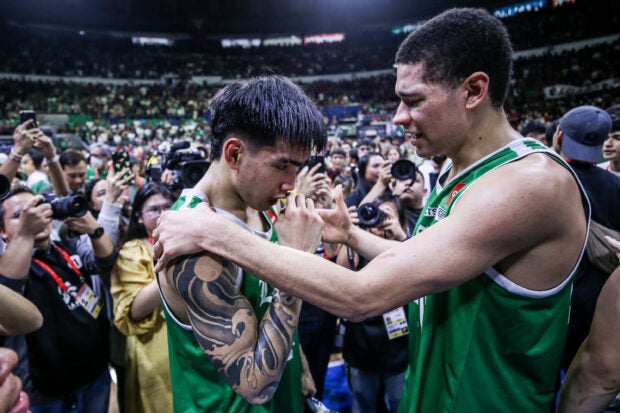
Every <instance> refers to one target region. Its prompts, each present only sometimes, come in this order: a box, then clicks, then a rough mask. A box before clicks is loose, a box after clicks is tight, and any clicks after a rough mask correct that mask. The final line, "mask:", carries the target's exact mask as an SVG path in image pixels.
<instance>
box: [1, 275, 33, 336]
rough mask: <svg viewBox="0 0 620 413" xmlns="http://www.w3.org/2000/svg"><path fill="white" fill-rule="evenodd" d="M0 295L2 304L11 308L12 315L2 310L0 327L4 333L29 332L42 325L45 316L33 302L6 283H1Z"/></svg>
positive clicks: (12, 334) (19, 333)
mask: <svg viewBox="0 0 620 413" xmlns="http://www.w3.org/2000/svg"><path fill="white" fill-rule="evenodd" d="M0 296H1V297H2V305H3V306H5V307H6V308H10V309H11V311H10V313H11V314H10V315H9V314H7V313H6V312H5V311H0V329H1V330H2V331H3V334H4V335H10V336H16V335H22V334H27V333H31V332H33V331H35V330H37V329H38V328H39V327H41V324H43V316H42V315H41V313H40V312H39V310H38V309H37V307H36V306H35V305H34V304H33V303H31V302H30V301H28V300H27V299H25V298H24V297H23V296H22V295H20V294H18V293H16V292H15V291H13V290H11V289H9V288H8V287H5V286H4V285H0ZM16 314H18V315H19V317H17V318H16V317H15V315H16Z"/></svg>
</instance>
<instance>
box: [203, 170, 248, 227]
mask: <svg viewBox="0 0 620 413" xmlns="http://www.w3.org/2000/svg"><path fill="white" fill-rule="evenodd" d="M231 174H232V171H231V170H230V169H228V167H227V165H226V163H224V162H220V161H214V162H213V163H212V164H211V166H210V167H209V169H208V170H207V173H206V174H205V175H204V176H203V177H202V179H201V180H200V181H199V182H198V184H196V188H197V189H199V190H201V191H202V192H204V194H205V195H206V196H207V198H209V202H210V203H211V205H213V206H214V207H215V208H219V209H223V210H224V211H227V212H229V213H231V214H233V215H234V216H236V217H237V218H239V219H240V220H241V221H243V222H245V223H248V222H249V216H250V215H258V214H257V213H256V212H257V211H256V210H254V209H253V208H251V207H250V206H249V205H247V204H246V203H245V201H243V199H241V197H240V196H239V194H238V193H237V191H236V189H235V187H234V185H233V183H232V181H231Z"/></svg>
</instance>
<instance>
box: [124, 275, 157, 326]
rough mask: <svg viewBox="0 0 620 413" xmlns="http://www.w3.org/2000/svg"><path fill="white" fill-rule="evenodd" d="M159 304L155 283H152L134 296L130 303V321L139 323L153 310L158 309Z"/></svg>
mask: <svg viewBox="0 0 620 413" xmlns="http://www.w3.org/2000/svg"><path fill="white" fill-rule="evenodd" d="M160 303H161V300H160V297H159V290H158V288H157V281H152V282H151V283H150V284H148V285H146V286H145V287H144V288H143V289H141V290H140V291H139V292H138V294H136V297H135V298H134V300H133V302H132V303H131V310H130V312H129V315H130V317H131V318H132V320H134V321H140V320H142V319H143V318H145V317H148V316H149V315H151V314H152V313H153V311H155V309H158V308H159V306H160Z"/></svg>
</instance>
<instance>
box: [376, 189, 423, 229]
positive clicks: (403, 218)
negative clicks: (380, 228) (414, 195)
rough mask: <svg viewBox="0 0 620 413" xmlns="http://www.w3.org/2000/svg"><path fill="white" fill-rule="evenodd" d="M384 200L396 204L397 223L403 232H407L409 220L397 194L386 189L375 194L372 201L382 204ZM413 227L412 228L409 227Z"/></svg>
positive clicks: (378, 204)
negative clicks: (377, 194)
mask: <svg viewBox="0 0 620 413" xmlns="http://www.w3.org/2000/svg"><path fill="white" fill-rule="evenodd" d="M386 202H394V204H395V205H396V213H397V214H398V223H399V224H400V226H401V227H402V228H403V230H404V231H405V233H407V234H409V232H410V231H409V228H408V227H409V222H408V221H407V208H406V207H405V206H404V205H403V203H402V202H400V199H399V198H398V197H397V196H394V195H393V194H392V191H390V190H389V189H386V190H385V191H383V193H382V194H380V195H379V196H377V197H376V198H375V199H374V201H373V203H374V204H375V205H377V206H380V205H381V204H384V203H386ZM411 229H413V228H411Z"/></svg>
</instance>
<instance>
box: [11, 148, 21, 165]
mask: <svg viewBox="0 0 620 413" xmlns="http://www.w3.org/2000/svg"><path fill="white" fill-rule="evenodd" d="M23 157H24V155H20V154H19V153H17V152H15V150H14V149H11V151H10V152H9V155H8V158H9V159H10V160H12V161H13V162H16V163H21V162H22V158H23Z"/></svg>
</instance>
